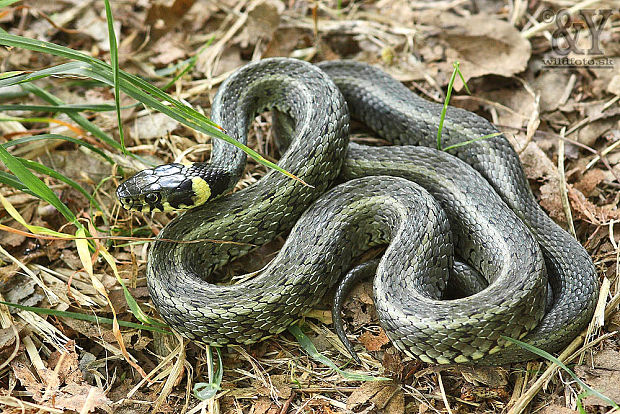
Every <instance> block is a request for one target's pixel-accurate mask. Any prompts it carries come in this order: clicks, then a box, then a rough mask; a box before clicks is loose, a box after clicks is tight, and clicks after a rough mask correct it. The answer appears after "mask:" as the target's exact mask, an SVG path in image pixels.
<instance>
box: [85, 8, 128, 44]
mask: <svg viewBox="0 0 620 414" xmlns="http://www.w3.org/2000/svg"><path fill="white" fill-rule="evenodd" d="M75 25H76V28H77V29H78V30H79V31H80V32H82V33H84V34H87V35H89V36H90V37H92V38H93V39H94V40H95V42H97V47H98V48H99V49H100V50H103V51H106V52H107V51H109V50H110V38H109V32H108V23H107V21H106V18H105V16H101V15H99V14H98V13H97V12H96V10H95V8H94V7H89V8H87V9H86V10H85V12H84V13H83V14H81V15H80V16H79V18H78V20H77V22H76V24H75ZM114 33H115V34H116V38H117V39H119V36H120V33H121V22H120V21H119V20H117V19H115V20H114Z"/></svg>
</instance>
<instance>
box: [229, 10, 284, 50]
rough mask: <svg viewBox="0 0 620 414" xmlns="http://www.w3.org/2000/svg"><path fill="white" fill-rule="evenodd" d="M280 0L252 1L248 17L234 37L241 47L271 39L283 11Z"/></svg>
mask: <svg viewBox="0 0 620 414" xmlns="http://www.w3.org/2000/svg"><path fill="white" fill-rule="evenodd" d="M284 7H285V6H284V3H282V2H281V1H280V0H263V1H258V2H254V3H252V4H251V5H250V6H249V8H248V19H247V22H246V23H245V25H244V27H243V30H242V31H241V33H239V35H238V36H237V37H236V38H235V39H234V41H235V43H239V44H240V45H241V47H247V46H248V45H254V44H256V43H257V42H258V41H260V40H267V41H269V40H271V37H272V36H273V34H274V32H275V31H276V29H277V28H278V25H279V24H280V14H282V12H283V11H284Z"/></svg>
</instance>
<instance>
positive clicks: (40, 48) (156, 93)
mask: <svg viewBox="0 0 620 414" xmlns="http://www.w3.org/2000/svg"><path fill="white" fill-rule="evenodd" d="M0 44H4V45H7V46H13V47H21V48H24V49H28V50H33V51H37V52H42V53H48V54H52V55H56V56H61V57H66V58H68V59H74V60H79V61H81V62H85V63H86V65H83V66H84V67H82V68H76V69H75V71H73V73H72V74H74V75H78V76H87V77H91V78H93V79H96V80H99V81H103V82H105V83H107V84H108V85H110V86H114V80H113V76H111V75H112V74H111V72H112V69H111V68H110V66H109V65H107V64H105V63H104V62H102V61H100V60H97V59H94V58H92V57H90V56H88V55H86V54H84V53H82V52H77V51H75V50H72V49H69V48H67V47H64V46H59V45H56V44H53V43H48V42H44V41H40V40H33V39H28V38H25V37H21V36H14V35H10V34H6V33H0ZM65 65H66V64H65ZM51 69H53V68H51ZM40 72H41V71H39V72H35V73H36V74H40ZM66 74H71V73H66ZM31 75H34V74H31ZM49 75H51V73H49V74H48V75H47V76H49ZM37 76H38V75H37ZM39 77H40V76H39ZM16 78H20V82H24V78H22V77H21V76H17V77H16ZM10 79H12V78H10ZM10 79H9V80H10ZM119 79H120V90H122V91H123V92H124V93H126V94H127V95H129V96H131V97H132V98H134V99H136V100H139V101H140V102H142V103H144V104H145V105H148V106H151V107H152V108H154V109H157V110H159V109H158V108H157V107H159V108H161V107H165V105H163V104H162V103H161V102H159V101H158V99H160V100H162V101H166V102H168V103H170V104H171V105H172V106H173V108H171V109H173V110H172V111H170V110H168V111H166V114H167V115H168V116H171V115H170V114H171V113H172V114H174V116H173V119H176V120H177V121H179V122H181V123H182V124H184V125H187V126H189V127H190V128H193V129H196V130H198V131H200V132H203V133H205V134H208V135H211V136H213V137H216V138H219V139H223V140H224V141H226V142H228V143H230V144H232V145H234V146H236V147H238V148H239V149H241V150H242V151H244V152H245V153H246V154H248V155H249V156H250V157H252V158H254V159H255V160H256V161H257V162H258V163H260V164H263V165H265V166H267V167H269V168H273V169H275V170H276V171H279V172H280V173H282V174H284V175H286V176H288V177H291V178H294V179H296V180H297V181H300V182H301V183H302V184H304V185H308V184H307V183H305V182H304V181H303V180H300V179H299V178H297V177H296V176H295V175H293V174H291V173H289V172H288V171H285V170H284V169H282V168H281V167H278V166H277V165H276V164H275V163H273V162H271V161H269V160H267V159H265V158H264V157H262V156H261V155H260V154H258V153H257V152H256V151H254V150H252V149H250V148H249V147H247V146H246V145H243V144H241V143H239V142H238V141H237V140H235V139H233V138H231V137H229V136H228V135H226V134H225V133H224V132H222V131H221V129H220V127H219V126H218V125H217V124H215V123H214V122H213V121H211V120H210V119H208V118H207V117H205V116H204V115H202V114H201V113H200V112H198V111H196V110H195V109H193V108H191V107H189V106H187V105H185V104H183V103H181V102H180V101H178V100H176V99H174V98H172V97H171V96H170V95H168V94H167V93H166V92H164V91H162V90H161V89H159V88H157V87H155V86H153V85H151V84H150V83H148V82H146V81H144V80H143V79H140V78H139V77H137V76H134V75H130V74H129V73H126V72H123V71H119ZM5 81H7V79H4V80H1V81H0V84H1V83H2V82H5ZM8 84H10V83H8ZM8 84H7V85H8ZM138 96H140V97H141V98H142V99H140V98H138ZM147 97H148V98H150V99H148V100H149V102H150V104H149V103H147V102H146V100H144V99H146V98H147ZM155 98H157V99H155ZM154 102H156V103H157V107H155V106H152V104H153V103H154Z"/></svg>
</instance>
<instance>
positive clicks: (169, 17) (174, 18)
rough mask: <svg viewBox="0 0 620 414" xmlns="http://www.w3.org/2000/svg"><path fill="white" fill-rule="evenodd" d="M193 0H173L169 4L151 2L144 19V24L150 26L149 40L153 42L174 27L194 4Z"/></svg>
mask: <svg viewBox="0 0 620 414" xmlns="http://www.w3.org/2000/svg"><path fill="white" fill-rule="evenodd" d="M195 1H196V0H174V1H173V2H172V4H170V5H167V4H162V3H161V2H155V1H154V2H152V4H151V7H150V8H149V11H148V13H147V15H146V20H145V24H147V25H150V26H151V30H150V39H149V41H150V42H151V43H154V42H155V41H156V40H157V39H159V38H160V37H161V36H163V35H164V34H165V33H167V32H169V31H170V30H172V29H173V28H174V27H176V26H177V25H178V24H179V23H180V22H181V20H182V19H183V16H184V15H185V13H187V11H188V10H189V9H190V8H191V7H192V6H193V5H194V2H195ZM168 3H169V2H168ZM147 4H148V3H147Z"/></svg>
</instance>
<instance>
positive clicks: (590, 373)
mask: <svg viewBox="0 0 620 414" xmlns="http://www.w3.org/2000/svg"><path fill="white" fill-rule="evenodd" d="M593 362H594V364H593V365H594V366H595V367H596V368H590V366H586V365H579V366H577V367H575V372H576V373H577V375H579V377H581V378H582V379H583V380H584V381H585V382H586V383H587V384H588V385H589V386H590V387H592V388H594V389H595V390H597V391H598V392H600V393H601V394H603V395H605V396H606V397H607V398H610V399H611V400H613V401H615V402H616V403H618V402H620V352H619V351H617V350H614V349H609V348H607V349H604V350H602V351H601V352H599V353H597V354H596V355H595V356H594V361H593ZM582 403H583V405H584V408H587V407H592V406H602V407H611V404H609V403H608V402H606V401H603V400H601V399H600V398H598V397H596V396H593V395H591V396H588V397H586V398H584V399H583V400H582Z"/></svg>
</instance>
